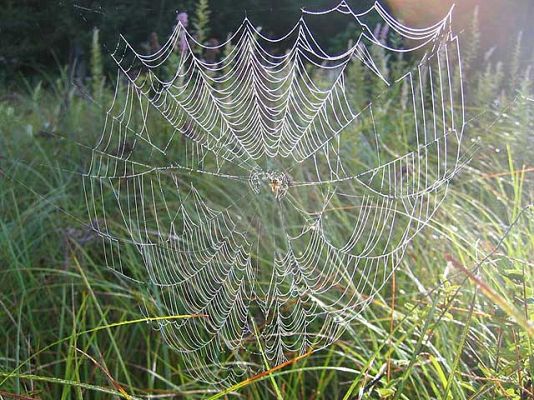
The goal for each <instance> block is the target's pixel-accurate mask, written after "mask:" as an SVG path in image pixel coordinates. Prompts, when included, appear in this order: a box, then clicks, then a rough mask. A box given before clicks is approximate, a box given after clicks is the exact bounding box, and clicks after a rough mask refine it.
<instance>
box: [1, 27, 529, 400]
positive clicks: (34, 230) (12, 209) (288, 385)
mask: <svg viewBox="0 0 534 400" xmlns="http://www.w3.org/2000/svg"><path fill="white" fill-rule="evenodd" d="M469 34H471V35H475V33H474V32H471V33H469ZM95 46H97V43H96V44H95ZM476 51H477V50H476V49H468V54H466V57H465V70H466V71H465V72H466V91H467V96H468V101H467V124H466V128H465V135H466V137H465V148H466V154H469V155H470V157H471V159H470V161H469V163H468V164H467V165H466V166H465V167H464V168H463V170H462V172H461V174H459V175H458V176H457V177H456V178H455V179H454V181H453V182H451V186H450V192H449V195H448V197H447V199H446V200H445V202H444V204H443V206H442V207H441V208H440V210H439V211H438V213H437V215H436V216H435V218H434V219H433V221H432V222H431V224H430V225H429V226H428V227H426V228H425V230H424V231H423V232H422V234H421V235H419V237H418V238H416V239H415V240H414V241H413V243H412V244H411V245H410V247H409V249H408V252H407V255H406V257H405V258H404V260H403V262H402V264H401V265H400V267H399V268H398V270H397V271H396V273H395V276H394V277H393V279H392V280H391V281H390V282H389V283H388V285H387V288H386V289H385V290H383V291H382V293H381V294H380V295H379V296H377V297H376V298H375V299H374V301H373V303H372V304H371V306H370V307H368V308H367V309H366V310H365V311H364V312H363V313H362V314H361V316H360V317H359V318H358V319H357V321H355V322H354V323H353V325H352V326H351V328H350V329H349V330H348V332H347V334H346V335H345V336H344V337H343V339H342V340H340V341H338V342H336V343H335V344H333V345H332V346H330V347H329V348H328V349H326V350H322V351H320V352H317V353H314V354H312V355H309V356H306V357H301V358H299V359H295V360H294V361H293V362H290V363H288V364H287V365H283V366H281V367H279V368H275V369H273V370H272V371H271V374H265V375H261V376H257V377H254V378H253V379H251V380H247V381H243V382H242V383H240V384H238V385H237V386H236V387H232V388H228V390H226V391H220V390H219V389H214V388H211V387H207V386H206V385H203V384H202V383H199V382H197V381H195V380H192V379H191V378H189V377H188V376H187V375H186V374H184V373H183V370H182V369H183V365H184V364H183V360H182V359H181V356H180V355H179V354H176V353H174V352H172V351H171V350H169V349H168V347H167V346H166V344H165V343H164V341H163V339H162V337H161V335H159V334H158V332H157V331H156V330H154V329H153V327H152V326H151V324H150V322H149V321H147V320H146V319H141V320H140V318H141V316H142V315H143V314H142V313H141V312H140V309H139V305H140V304H143V302H144V300H145V299H144V298H145V297H146V296H147V293H144V292H143V291H141V290H139V291H138V290H132V288H131V287H130V286H128V285H127V284H125V282H123V281H121V280H120V279H119V278H118V277H117V276H116V275H115V274H113V273H112V272H111V271H110V270H108V269H106V268H105V267H104V266H103V260H102V255H101V253H100V252H101V249H100V244H99V243H98V240H96V238H95V237H94V235H93V234H92V231H91V229H90V227H88V225H87V224H88V217H87V213H86V208H85V200H84V196H83V190H82V187H81V179H80V174H81V173H82V172H83V171H84V170H85V169H86V166H87V163H88V162H89V160H90V148H91V147H92V146H93V144H94V142H95V140H96V138H97V137H98V136H99V134H100V133H101V129H102V124H103V121H104V112H103V110H104V109H105V105H106V104H107V103H108V102H109V100H110V97H111V96H112V93H111V89H110V88H109V87H108V85H101V84H99V82H96V84H95V81H93V84H92V85H87V88H85V89H84V88H80V87H78V86H76V85H72V84H71V83H70V82H69V79H68V77H67V76H66V74H65V73H62V74H60V75H59V76H58V77H50V76H44V77H42V81H41V82H42V83H39V84H37V85H34V84H29V83H28V84H27V85H26V86H24V85H23V84H20V85H18V86H17V89H16V90H13V89H12V88H11V90H10V91H9V92H7V91H4V93H2V95H1V101H0V132H1V134H0V149H1V150H0V310H1V311H0V398H16V399H28V398H42V399H70V398H94V399H107V398H111V397H112V396H115V397H116V398H188V399H189V398H208V397H210V396H213V397H215V398H216V397H223V396H228V397H229V398H231V397H235V396H240V397H242V398H247V399H265V398H275V397H276V393H281V395H282V397H283V398H284V399H323V398H325V399H326V398H328V399H354V398H362V399H363V398H391V399H393V398H396V399H528V398H534V385H533V379H534V349H533V346H534V343H532V340H533V336H534V326H533V325H532V322H531V321H532V320H533V318H534V304H533V303H534V257H533V254H534V218H533V212H534V208H533V207H532V206H531V205H532V200H533V194H534V192H533V186H532V182H533V180H532V177H533V176H534V175H533V174H534V165H533V163H532V154H533V150H534V136H533V135H532V129H533V128H534V101H533V100H532V95H531V93H532V87H531V83H532V82H531V74H530V69H529V68H528V67H526V66H524V65H522V64H521V63H520V62H519V57H518V56H516V55H512V56H511V60H512V61H511V62H510V63H509V64H508V65H503V64H499V63H492V62H491V60H485V61H486V62H485V63H484V64H485V65H487V67H484V69H481V68H482V67H481V66H480V65H481V63H479V62H477V60H478V59H483V58H484V57H483V56H480V57H478V56H477V54H476ZM516 53H519V50H516ZM514 54H515V53H514ZM95 59H98V54H96V55H95ZM390 62H391V61H390ZM95 68H96V71H98V66H96V67H95ZM390 68H391V70H392V71H393V70H394V68H395V64H394V63H392V64H391V66H390ZM100 73H101V72H100ZM392 73H393V72H392ZM351 79H353V80H354V82H357V81H361V82H362V84H368V85H369V84H370V83H369V82H367V83H366V80H365V77H364V76H362V75H361V71H360V72H359V71H353V73H352V75H351ZM369 90H370V91H371V90H372V88H369ZM380 118H382V120H380V121H378V122H377V124H379V125H380V124H382V125H385V124H392V123H394V121H401V120H402V118H403V116H402V108H399V107H394V106H392V107H391V109H388V110H384V113H383V114H382V115H381V116H380ZM398 145H401V143H399V144H398ZM132 262H133V261H132ZM131 268H132V269H135V268H142V266H141V265H131Z"/></svg>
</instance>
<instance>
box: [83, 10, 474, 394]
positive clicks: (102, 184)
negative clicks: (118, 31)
mask: <svg viewBox="0 0 534 400" xmlns="http://www.w3.org/2000/svg"><path fill="white" fill-rule="evenodd" d="M332 13H342V14H345V15H346V16H348V17H350V18H351V19H353V21H354V22H355V23H356V25H357V26H358V27H359V28H358V29H357V30H356V31H355V36H354V41H353V44H352V45H350V47H349V48H348V49H347V50H346V51H344V52H342V53H340V54H328V53H327V52H326V51H325V50H324V49H323V48H322V47H321V46H320V45H319V43H318V41H317V40H316V39H315V38H314V35H313V33H312V30H311V29H310V28H309V25H308V24H307V19H308V18H324V19H328V16H329V15H330V14H332ZM377 18H379V19H380V20H381V21H383V23H382V29H379V30H375V31H373V30H371V29H370V28H369V26H368V23H367V21H369V20H371V19H372V20H376V19H377ZM388 32H389V33H388ZM393 38H395V39H393ZM399 39H400V40H399ZM393 43H397V44H396V45H394V44H393ZM179 46H182V47H183V48H182V50H181V51H177V48H178V47H179ZM280 49H285V50H280ZM207 51H211V52H222V53H223V54H222V57H219V58H220V60H217V61H216V62H208V61H206V60H204V59H202V58H201V57H199V56H198V54H201V53H202V52H207ZM377 55H380V57H378V58H380V60H377ZM391 57H405V58H406V59H408V58H409V59H410V62H406V63H405V64H406V70H405V71H402V73H400V74H399V76H397V77H395V78H393V77H392V76H391V75H392V74H391V73H390V71H388V68H387V60H388V59H389V58H391ZM113 58H114V60H115V62H116V63H117V66H118V78H117V87H116V90H115V96H114V99H113V104H112V105H111V107H110V108H109V111H108V113H107V118H106V123H105V126H104V129H103V134H102V136H101V138H100V140H99V141H98V143H97V144H96V146H95V147H94V149H93V151H92V161H91V164H90V167H89V169H88V171H87V173H86V174H85V175H84V190H85V194H86V199H87V207H88V212H89V218H90V219H91V220H92V221H93V225H94V226H95V229H96V230H97V232H98V234H99V235H100V237H101V239H102V242H103V244H104V254H105V257H106V263H107V265H109V267H110V268H113V269H114V270H115V271H117V272H118V273H119V274H121V275H123V276H127V277H128V278H129V279H131V280H132V282H135V283H136V284H138V285H140V286H142V287H143V288H144V289H145V290H148V291H149V292H150V297H151V298H152V300H153V301H152V303H151V304H148V305H147V306H146V308H147V310H146V312H148V313H150V314H157V315H179V314H198V315H202V317H199V318H192V319H187V320H167V321H161V322H159V323H158V324H157V328H158V329H159V331H161V334H162V335H164V337H165V339H166V340H167V342H168V343H169V344H170V346H172V347H173V348H174V349H176V350H177V351H179V352H183V353H184V354H185V357H184V360H185V362H186V363H187V364H188V366H189V372H190V373H191V374H193V375H194V376H196V377H198V378H199V379H202V380H205V381H208V382H212V383H218V384H221V383H228V382H232V381H235V380H236V379H239V378H240V377H241V376H242V375H249V374H252V373H256V372H258V371H259V370H262V369H264V368H265V364H264V362H263V361H262V358H264V359H265V360H267V361H268V364H270V365H271V366H273V365H277V364H280V363H283V362H284V361H286V360H287V359H288V358H290V357H292V356H294V355H298V354H304V353H306V352H308V351H310V350H316V349H320V348H324V347H325V346H327V345H329V344H330V343H332V342H333V341H334V340H336V339H338V338H339V337H340V336H341V335H342V334H343V332H344V331H345V330H346V328H347V327H348V326H349V324H350V322H351V321H353V320H354V319H355V318H357V317H358V315H359V313H360V312H361V311H362V310H363V309H364V307H365V306H366V305H367V304H369V302H370V301H372V299H373V296H374V295H375V294H376V293H377V292H378V291H380V290H381V288H382V287H383V286H384V284H385V283H386V282H387V280H388V278H389V277H390V275H391V274H392V272H393V271H394V270H395V268H396V267H397V266H398V265H399V262H400V260H401V259H402V256H403V254H404V252H405V250H406V248H407V246H408V244H409V243H410V240H411V239H412V238H414V236H415V235H416V234H417V233H418V232H419V231H420V230H421V229H422V228H423V227H424V226H425V225H426V224H427V223H428V222H429V220H430V219H431V218H432V216H433V214H434V213H435V212H436V210H437V209H438V207H439V205H440V203H441V202H442V201H443V199H444V197H445V195H446V192H447V187H448V185H449V182H450V181H451V179H452V178H453V177H454V176H455V175H456V174H457V172H458V170H459V168H460V164H461V157H460V142H461V138H462V132H463V128H464V111H463V90H462V82H461V67H460V54H459V45H458V38H457V37H456V36H455V35H454V34H453V32H452V29H451V14H450V13H449V14H448V15H447V16H445V18H444V19H443V20H441V21H439V22H437V23H436V24H435V25H433V26H431V27H429V28H425V29H420V28H419V29H414V28H409V27H407V26H404V25H403V24H401V23H399V22H398V21H396V20H395V19H394V18H393V17H391V16H390V15H388V14H387V12H386V11H385V10H384V8H383V7H382V6H381V5H380V4H379V3H376V4H374V5H373V6H372V7H371V8H370V9H369V10H367V11H366V12H364V13H360V14H357V13H355V12H353V11H352V10H351V9H350V8H349V6H348V5H347V4H346V3H345V2H344V1H342V2H341V3H340V4H339V5H338V6H337V7H335V8H332V9H330V10H327V11H322V12H310V11H304V10H303V13H302V17H301V18H300V19H299V21H298V22H297V23H296V25H295V26H294V27H293V28H292V29H291V30H290V31H289V32H288V33H287V34H286V35H285V36H283V37H279V38H269V37H267V36H265V35H263V34H262V33H261V32H260V31H259V30H258V29H256V28H255V27H254V26H253V25H252V23H251V22H250V21H249V20H248V19H247V18H245V19H244V21H243V23H242V24H241V25H240V27H239V29H238V30H237V31H236V33H235V34H233V35H232V37H230V38H229V39H228V41H227V42H225V43H223V44H221V45H219V46H205V45H203V44H200V43H197V42H196V41H195V39H194V37H192V36H191V35H190V34H189V33H188V32H187V30H186V29H185V28H184V26H183V25H182V24H181V23H178V24H177V25H176V27H175V29H174V31H173V33H172V35H171V36H170V38H169V40H168V41H167V43H166V44H165V45H163V46H162V47H161V49H160V50H159V51H158V52H157V53H155V54H152V55H149V56H146V55H142V54H139V53H137V52H136V51H135V50H134V49H133V47H132V46H131V45H130V44H129V43H128V42H127V41H126V40H125V38H124V37H121V40H120V41H119V43H118V45H117V48H116V50H115V52H114V53H113ZM384 60H385V61H384ZM168 70H172V72H173V74H172V75H171V76H169V75H168V74H167V75H166V74H165V71H168ZM353 71H360V72H361V73H363V74H364V76H365V79H367V80H368V81H369V82H371V83H372V85H371V86H372V87H373V92H372V93H370V92H369V89H365V88H364V87H359V86H358V85H355V84H354V82H352V80H350V79H348V78H347V77H348V75H350V74H351V73H353ZM366 87H369V85H368V86H366ZM392 108H393V109H395V108H403V110H404V114H405V115H406V118H405V127H404V128H401V127H399V126H397V125H395V124H393V123H391V124H389V125H388V124H386V125H384V126H380V125H377V124H376V121H387V120H388V119H387V115H388V113H389V112H390V111H389V110H391V109H392ZM377 116H380V119H378V118H377ZM384 117H386V118H384ZM399 136H403V137H404V140H403V141H402V143H404V144H403V145H402V146H397V147H396V149H397V150H398V149H399V148H401V149H402V151H401V153H399V154H398V153H395V152H393V151H392V150H391V149H390V148H389V147H388V145H387V143H392V142H395V143H399V141H398V140H397V139H396V138H398V137H399ZM396 140H397V141H396ZM132 255H133V256H135V257H138V258H140V259H141V260H142V264H143V265H144V267H145V268H144V270H143V271H139V270H137V269H133V268H131V266H130V265H129V262H128V263H127V262H125V260H131V259H132ZM245 350H246V351H245ZM259 354H261V357H260V356H259Z"/></svg>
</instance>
